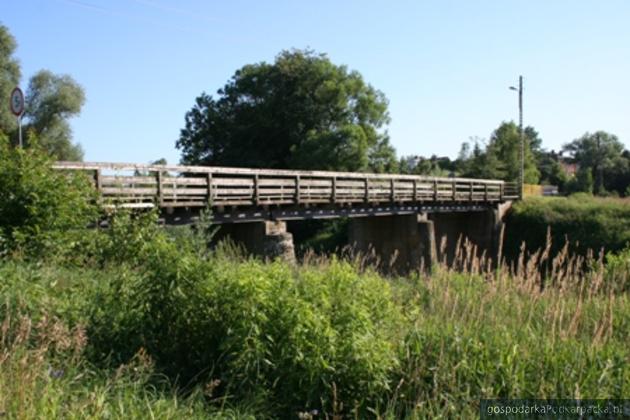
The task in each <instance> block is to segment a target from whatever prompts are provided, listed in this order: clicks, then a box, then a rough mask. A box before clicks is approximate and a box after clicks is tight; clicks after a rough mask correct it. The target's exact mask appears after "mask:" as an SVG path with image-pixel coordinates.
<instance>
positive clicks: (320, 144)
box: [177, 50, 396, 171]
mask: <svg viewBox="0 0 630 420" xmlns="http://www.w3.org/2000/svg"><path fill="white" fill-rule="evenodd" d="M217 95H218V98H216V99H215V98H213V97H211V96H209V95H207V94H205V93H203V94H202V95H201V96H199V97H198V98H197V99H196V103H195V106H194V107H193V109H192V110H191V111H189V112H188V113H187V114H186V126H185V128H184V129H183V130H182V131H181V134H180V139H179V140H178V141H177V147H178V148H179V149H181V150H182V161H183V162H185V163H190V164H209V165H224V166H247V167H269V168H305V169H315V168H317V169H337V170H351V171H359V170H368V169H370V170H376V171H385V170H391V169H392V168H394V167H395V163H396V162H395V154H394V150H393V148H392V147H391V146H390V145H389V139H388V136H387V133H386V132H383V131H381V129H382V127H384V126H385V125H386V124H387V123H388V122H389V116H388V113H387V99H386V98H385V96H384V95H383V93H382V92H379V91H377V90H376V89H374V88H373V87H372V86H370V85H368V84H366V83H365V82H364V81H363V78H362V77H361V75H360V74H359V73H358V72H355V71H352V72H349V71H348V70H347V69H346V67H345V66H336V65H334V64H333V63H331V62H330V60H329V59H328V58H327V57H326V56H325V55H318V54H315V53H314V52H313V51H310V50H306V51H301V50H292V51H283V52H281V53H280V54H279V55H278V56H277V57H276V61H275V62H274V63H273V64H268V63H258V64H250V65H246V66H244V67H242V68H241V69H240V70H237V71H236V73H235V74H234V76H233V77H232V79H231V80H230V81H229V82H228V83H227V84H226V85H225V86H224V87H223V88H222V89H220V90H219V91H218V92H217Z"/></svg>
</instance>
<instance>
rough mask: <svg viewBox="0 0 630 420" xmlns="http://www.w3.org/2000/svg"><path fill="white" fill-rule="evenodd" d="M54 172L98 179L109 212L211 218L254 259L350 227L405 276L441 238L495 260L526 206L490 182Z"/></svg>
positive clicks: (176, 170) (266, 173)
mask: <svg viewBox="0 0 630 420" xmlns="http://www.w3.org/2000/svg"><path fill="white" fill-rule="evenodd" d="M53 167H54V168H55V169H57V170H63V171H81V172H86V173H89V174H91V176H92V177H93V180H94V186H95V188H96V189H97V191H98V192H99V196H100V199H101V201H102V205H103V206H106V207H107V206H110V207H124V208H132V209H144V208H157V209H159V210H160V213H161V215H162V217H163V220H164V221H165V222H166V223H172V224H182V223H190V222H191V221H194V220H195V218H196V217H197V215H198V213H199V210H200V209H205V208H210V209H211V210H212V222H213V223H216V224H220V225H222V228H221V235H220V236H223V235H227V236H230V237H232V238H233V239H234V240H236V241H237V242H241V243H243V244H244V245H245V246H246V248H248V249H250V250H251V251H252V252H253V253H255V254H261V255H273V254H282V255H285V256H286V255H288V254H291V253H292V252H293V251H292V250H293V244H292V240H290V239H291V238H290V233H288V232H287V230H286V221H289V220H301V219H309V218H334V217H350V218H352V221H351V225H350V235H349V236H350V241H351V243H352V244H353V245H354V246H355V247H356V248H357V249H358V250H363V251H366V250H368V249H373V250H375V251H376V252H377V253H378V254H379V255H381V256H382V257H383V258H384V259H385V258H387V257H389V256H391V255H392V254H394V253H395V254H397V255H398V256H399V258H400V261H401V262H400V264H399V265H401V266H402V268H404V267H412V266H416V265H417V263H418V261H419V260H423V261H425V262H426V264H428V261H429V260H432V259H434V258H435V255H436V252H437V251H436V249H435V248H436V246H435V243H436V237H437V238H441V237H443V236H446V237H448V239H449V246H450V248H453V247H454V242H455V241H456V240H457V238H458V237H459V236H465V237H467V238H469V239H471V240H473V241H475V242H476V243H477V244H478V245H479V248H480V249H484V250H486V251H487V252H492V251H493V250H494V249H495V248H496V244H495V242H496V236H497V229H498V228H499V227H500V224H501V221H502V217H503V212H504V209H505V206H506V203H510V202H511V201H513V200H516V199H518V198H519V194H518V187H517V185H516V184H513V183H507V182H504V181H500V180H488V179H471V178H447V177H429V176H418V175H394V174H372V173H351V172H330V171H295V170H276V169H273V170H272V169H249V168H226V167H206V166H182V165H145V164H133V163H104V162H92V163H83V162H56V163H55V164H54V166H53ZM369 216H378V217H369ZM279 244H280V245H279ZM450 248H449V251H447V253H450V254H453V252H454V250H453V249H450Z"/></svg>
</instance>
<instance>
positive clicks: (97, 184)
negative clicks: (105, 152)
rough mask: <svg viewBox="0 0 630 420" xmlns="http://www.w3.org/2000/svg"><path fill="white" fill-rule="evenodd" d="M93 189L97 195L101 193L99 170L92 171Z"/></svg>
mask: <svg viewBox="0 0 630 420" xmlns="http://www.w3.org/2000/svg"><path fill="white" fill-rule="evenodd" d="M94 187H95V188H96V191H97V192H99V193H100V192H101V188H103V185H102V179H101V170H100V169H97V170H96V171H94Z"/></svg>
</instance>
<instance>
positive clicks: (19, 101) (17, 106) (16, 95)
mask: <svg viewBox="0 0 630 420" xmlns="http://www.w3.org/2000/svg"><path fill="white" fill-rule="evenodd" d="M10 105H11V112H12V113H13V115H15V116H16V117H17V123H18V138H19V142H20V143H19V144H20V147H23V145H22V114H24V94H23V93H22V89H20V88H19V87H16V88H15V89H13V91H12V92H11V104H10Z"/></svg>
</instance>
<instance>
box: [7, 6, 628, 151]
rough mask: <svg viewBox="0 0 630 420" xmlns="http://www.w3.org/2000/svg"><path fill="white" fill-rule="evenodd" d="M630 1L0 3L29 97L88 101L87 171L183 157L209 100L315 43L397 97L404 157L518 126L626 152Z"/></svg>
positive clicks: (77, 123) (548, 142)
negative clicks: (77, 87)
mask: <svg viewBox="0 0 630 420" xmlns="http://www.w3.org/2000/svg"><path fill="white" fill-rule="evenodd" d="M629 22H630V1H624V0H618V1H612V0H611V1H607V0H606V1H604V0H602V1H579V0H571V1H561V0H556V1H550V0H545V1H534V0H529V1H516V0H514V1H505V0H496V1H489V0H488V1H482V0H477V1H471V0H463V1H448V0H435V1H419V0H416V1H393V0H392V1H389V2H385V1H368V0H362V1H346V0H336V1H334V0H332V1H329V0H320V1H299V0H294V1H288V0H287V1H260V0H257V1H244V0H242V1H241V0H232V1H214V2H213V1H202V0H180V1H169V0H109V1H104V0H100V1H99V0H0V23H2V24H4V25H5V26H7V27H8V28H9V30H10V31H11V33H12V34H13V35H14V36H15V38H16V39H17V42H18V44H19V47H18V50H17V54H16V55H17V57H18V58H19V60H20V62H21V65H22V71H23V82H22V85H23V87H25V85H26V81H27V79H28V77H30V76H31V75H32V74H33V73H35V72H36V71H37V70H39V69H42V68H47V69H50V70H52V71H53V72H55V73H67V74H70V75H71V76H72V77H73V78H74V79H75V80H77V81H78V82H79V83H80V84H81V85H82V86H83V87H84V88H85V91H86V95H87V102H86V104H85V107H84V108H83V111H82V113H81V115H80V116H79V117H78V118H75V119H74V120H73V121H72V126H73V129H74V138H75V140H77V141H79V142H80V143H81V144H82V145H83V147H84V149H85V159H86V160H89V161H97V160H98V161H121V162H128V161H133V162H148V161H151V160H155V159H158V158H161V157H164V158H166V159H167V160H168V161H169V163H176V162H178V161H179V152H178V151H177V150H176V149H175V141H176V139H177V138H178V136H179V130H180V129H181V128H182V127H183V125H184V114H185V113H186V111H187V110H189V109H190V108H191V107H192V106H193V103H194V99H195V97H196V96H198V95H199V94H200V93H201V92H202V91H206V92H208V93H215V92H216V90H217V89H219V88H220V87H222V86H223V85H224V84H225V82H226V81H227V80H228V79H229V78H230V77H231V75H232V74H233V73H234V71H235V70H236V69H238V68H240V67H241V66H242V65H244V64H247V63H254V62H260V61H273V59H274V57H275V56H276V54H277V53H278V52H280V51H281V50H283V49H289V48H293V47H295V48H305V47H310V48H312V49H314V50H316V51H318V52H324V53H327V54H328V56H329V57H330V58H331V60H332V61H333V62H334V63H336V64H346V65H347V66H348V67H349V68H351V69H355V70H358V71H359V72H360V73H361V74H363V76H364V78H365V79H366V81H367V82H369V83H370V84H372V85H373V86H374V87H376V88H377V89H379V90H381V91H383V92H384V93H385V95H386V96H387V98H388V99H389V101H390V106H389V110H390V115H391V119H392V121H391V124H390V125H389V128H388V130H389V133H390V136H391V140H392V143H393V145H394V146H395V147H396V149H397V151H398V154H399V155H402V154H405V155H407V154H420V155H431V154H438V155H449V156H451V157H454V156H456V154H457V152H458V150H459V147H460V144H461V143H462V142H463V141H466V140H468V138H469V137H472V136H478V137H481V138H487V137H488V136H489V135H490V133H491V132H492V131H493V129H494V128H496V127H497V126H498V125H499V124H500V123H501V121H504V120H516V119H517V118H518V106H517V105H518V102H517V94H516V93H515V92H512V91H510V90H508V86H510V85H514V84H516V83H517V81H518V76H519V74H522V75H523V76H524V79H525V88H524V108H525V113H524V118H525V124H526V125H532V126H534V127H535V128H536V129H537V130H538V131H539V132H540V135H541V137H542V139H543V145H544V146H545V147H546V148H549V149H558V148H559V147H561V146H562V144H564V143H566V142H568V141H571V140H572V139H574V138H576V137H579V136H581V135H582V134H583V133H585V132H586V131H590V132H592V131H596V130H606V131H609V132H612V133H614V134H616V135H618V136H619V138H620V140H621V141H622V142H624V144H625V145H626V147H630V23H629Z"/></svg>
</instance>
